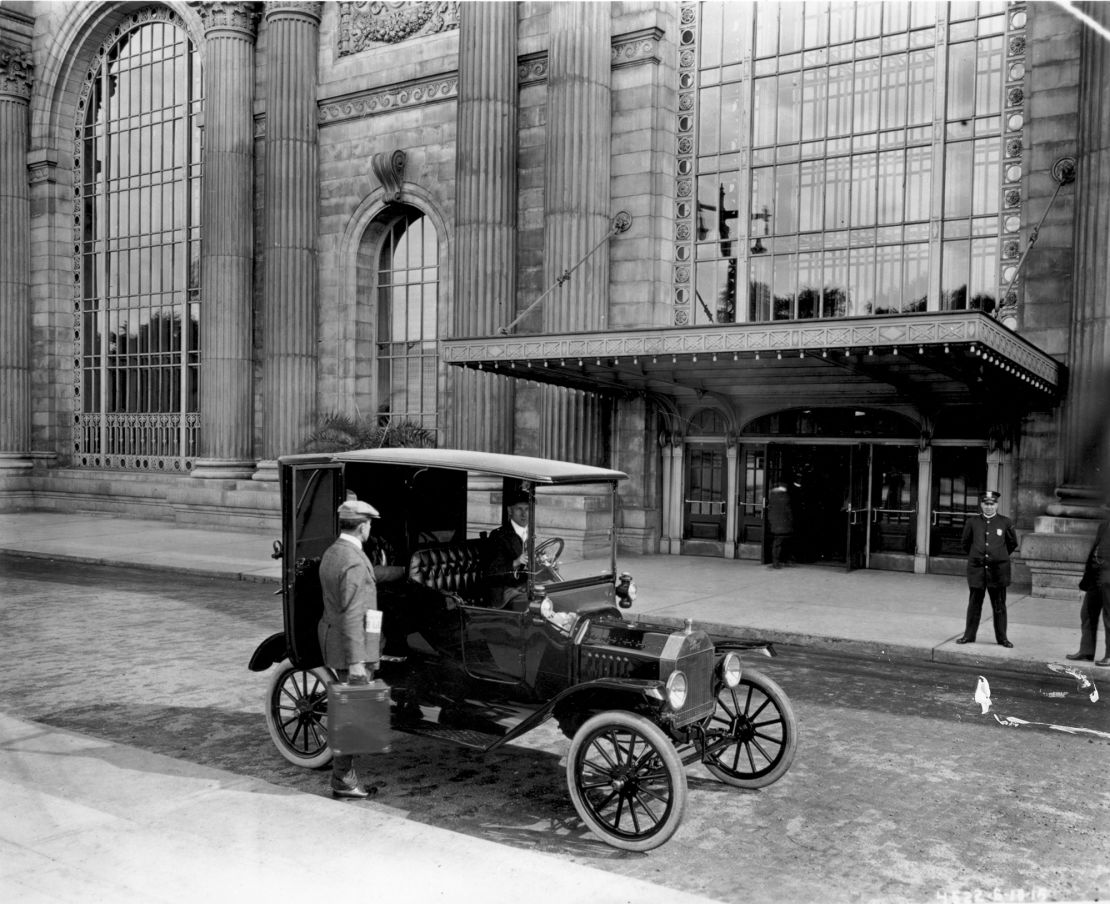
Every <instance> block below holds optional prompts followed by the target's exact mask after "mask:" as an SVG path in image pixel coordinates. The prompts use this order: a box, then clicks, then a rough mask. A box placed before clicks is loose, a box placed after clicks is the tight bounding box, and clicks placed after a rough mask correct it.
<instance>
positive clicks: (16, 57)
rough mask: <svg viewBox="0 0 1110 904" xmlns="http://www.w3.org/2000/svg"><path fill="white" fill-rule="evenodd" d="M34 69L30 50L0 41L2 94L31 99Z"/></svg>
mask: <svg viewBox="0 0 1110 904" xmlns="http://www.w3.org/2000/svg"><path fill="white" fill-rule="evenodd" d="M34 71H35V67H34V64H33V63H32V62H31V54H30V52H29V51H27V50H23V49H21V48H18V47H12V46H11V45H10V44H4V43H0V96H4V95H6V96H8V97H14V98H16V99H18V100H25V101H29V100H30V99H31V85H32V83H33V82H34Z"/></svg>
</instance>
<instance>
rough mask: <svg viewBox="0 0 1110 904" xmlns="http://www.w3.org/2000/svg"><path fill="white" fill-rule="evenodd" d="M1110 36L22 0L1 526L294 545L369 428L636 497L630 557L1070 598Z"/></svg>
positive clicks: (779, 20)
mask: <svg viewBox="0 0 1110 904" xmlns="http://www.w3.org/2000/svg"><path fill="white" fill-rule="evenodd" d="M1108 21H1110V15H1108V14H1107V10H1106V7H1105V5H1103V4H1097V3H1092V4H1078V5H1077V12H1073V11H1068V10H1065V9H1062V8H1060V7H1058V6H1057V5H1055V4H1048V3H1027V2H1015V3H985V2H984V3H953V4H943V3H942V4H932V3H926V4H920V3H915V4H904V3H861V4H838V3H834V4H819V3H807V4H805V5H802V4H782V5H777V4H750V3H739V2H738V3H728V4H719V3H705V4H699V3H687V2H682V3H679V2H613V3H596V4H580V3H563V2H554V3H550V2H521V3H503V2H493V3H468V2H461V3H460V2H428V3H405V2H401V3H362V2H342V3H330V2H329V3H305V2H285V0H278V2H268V3H211V2H197V3H192V2H189V3H186V2H165V3H142V2H137V3H136V2H128V3H115V2H102V3H92V4H90V3H64V2H60V3H37V2H26V3H21V2H10V0H3V2H0V404H2V405H3V414H2V417H0V500H2V503H0V504H3V505H4V506H5V507H6V508H9V509H13V508H21V507H22V508H75V507H76V508H84V509H90V508H91V509H100V510H105V511H126V512H129V513H132V514H137V515H145V516H148V517H156V518H173V519H176V520H178V521H181V522H184V523H194V524H206V523H219V524H225V525H226V524H239V525H258V524H270V525H272V524H274V523H275V522H276V518H277V512H278V501H277V492H276V486H275V482H274V481H275V477H276V468H275V462H276V459H277V458H278V457H279V456H281V455H284V454H289V453H293V452H296V451H299V450H300V449H301V448H302V447H303V445H304V443H305V441H306V439H307V438H308V437H309V436H310V435H311V434H312V433H313V431H314V430H315V429H316V428H317V427H318V426H319V424H320V422H321V419H322V418H323V417H325V416H326V415H328V414H330V413H338V414H342V415H348V416H361V417H364V418H365V417H370V418H375V417H376V418H380V419H382V421H383V422H386V421H398V420H406V421H414V422H416V423H418V424H419V425H421V426H423V427H424V428H425V429H427V430H429V431H431V432H432V433H434V435H435V436H436V439H437V441H438V443H439V444H440V445H443V446H458V447H462V448H473V449H486V450H493V451H514V452H518V453H523V454H535V455H545V456H551V457H559V458H568V459H573V460H578V461H586V462H596V463H603V464H606V465H610V466H613V467H616V468H620V469H622V470H624V471H626V472H627V473H628V474H629V475H630V478H631V479H630V480H629V481H628V482H627V483H626V484H625V487H624V490H623V495H622V511H621V517H622V544H623V546H624V547H625V548H626V550H627V551H629V552H664V553H671V554H700V555H718V556H726V557H747V558H756V557H759V556H760V555H763V554H764V547H765V545H766V544H765V534H766V531H765V530H764V528H763V503H764V499H765V495H766V491H767V489H768V488H769V486H770V483H771V481H773V480H778V479H784V480H788V481H789V482H791V483H792V484H793V485H794V486H795V487H796V502H797V504H798V507H799V512H800V514H801V516H802V517H801V521H802V523H803V524H805V525H806V526H807V529H808V532H803V535H802V536H800V537H799V541H800V543H799V546H800V549H799V552H800V557H802V558H803V559H804V560H806V561H814V562H822V563H828V564H833V565H844V566H847V567H861V566H862V567H878V568H892V569H897V570H903V571H906V572H918V573H923V572H929V571H933V572H936V571H940V572H945V571H947V572H957V571H958V570H959V568H960V567H961V564H960V556H959V550H958V549H957V548H956V543H957V540H956V538H957V537H958V533H959V528H960V525H961V524H962V521H963V518H964V517H966V514H967V512H969V511H972V510H974V507H975V497H976V496H977V494H978V492H979V491H980V490H982V489H986V488H988V487H990V488H995V489H999V490H1000V491H1001V492H1002V494H1003V500H1004V505H1003V507H1004V510H1006V511H1007V512H1008V513H1009V514H1011V515H1012V516H1014V517H1015V518H1016V520H1017V522H1018V525H1019V527H1020V528H1021V531H1022V534H1023V545H1022V550H1021V554H1022V565H1021V567H1020V568H1019V578H1020V579H1022V580H1026V581H1029V582H1030V583H1032V585H1033V586H1034V588H1035V591H1036V592H1038V593H1043V594H1045V595H1061V596H1067V595H1069V594H1071V593H1072V592H1073V590H1072V588H1073V587H1074V573H1075V571H1076V570H1077V568H1078V563H1079V562H1080V561H1081V560H1082V558H1083V555H1084V554H1085V551H1086V546H1087V544H1088V542H1089V537H1090V535H1091V533H1092V532H1093V529H1094V524H1095V523H1096V521H1097V518H1098V517H1099V515H1100V512H1099V509H1098V503H1099V502H1100V501H1101V494H1102V492H1103V488H1102V487H1101V486H1100V480H1101V477H1100V474H1099V473H1098V472H1097V469H1096V468H1094V467H1093V463H1094V462H1093V459H1092V455H1091V451H1090V450H1091V446H1090V442H1089V434H1090V433H1091V429H1092V424H1094V423H1096V422H1099V420H1100V418H1101V411H1100V409H1099V408H1098V406H1099V405H1101V404H1102V403H1103V402H1104V400H1105V397H1106V394H1105V391H1104V389H1105V387H1104V384H1103V382H1102V381H1103V380H1104V379H1105V377H1104V371H1105V366H1106V364H1107V357H1108V349H1107V342H1108V339H1107V336H1106V318H1107V312H1108V307H1110V282H1108V279H1107V268H1108V266H1110V247H1108V242H1107V236H1108V234H1110V228H1108V225H1110V224H1108V217H1110V206H1108V205H1106V204H1103V203H1100V201H1101V200H1103V199H1104V197H1105V194H1106V191H1107V188H1108V181H1107V172H1108V169H1107V155H1108V154H1110V126H1108V123H1110V101H1108V100H1107V99H1106V98H1105V97H1104V96H1103V95H1104V92H1103V91H1102V90H1101V86H1102V85H1103V84H1105V81H1106V60H1107V54H1108V48H1110V44H1108V41H1107V39H1106V36H1105V32H1106V28H1107V24H1108Z"/></svg>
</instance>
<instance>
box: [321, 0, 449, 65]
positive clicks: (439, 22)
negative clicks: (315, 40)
mask: <svg viewBox="0 0 1110 904" xmlns="http://www.w3.org/2000/svg"><path fill="white" fill-rule="evenodd" d="M458 27H459V4H458V2H457V0H445V2H426V3H417V2H386V0H356V2H351V3H340V4H339V55H340V56H348V55H350V54H352V53H359V52H360V51H363V50H368V49H369V48H371V47H374V46H377V45H381V44H399V43H401V42H402V41H407V40H408V39H409V38H418V37H423V36H424V35H432V34H438V33H439V32H441V31H450V30H451V29H453V28H458Z"/></svg>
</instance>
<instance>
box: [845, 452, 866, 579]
mask: <svg viewBox="0 0 1110 904" xmlns="http://www.w3.org/2000/svg"><path fill="white" fill-rule="evenodd" d="M844 505H845V508H846V512H845V514H846V520H847V525H846V530H845V540H846V550H845V554H844V561H845V565H846V566H847V569H848V571H851V570H852V569H854V568H866V567H867V566H868V553H869V551H870V550H869V547H868V531H869V530H870V528H871V446H869V445H867V444H866V443H859V444H857V445H855V446H852V447H850V448H849V450H848V493H847V496H846V498H845V500H844Z"/></svg>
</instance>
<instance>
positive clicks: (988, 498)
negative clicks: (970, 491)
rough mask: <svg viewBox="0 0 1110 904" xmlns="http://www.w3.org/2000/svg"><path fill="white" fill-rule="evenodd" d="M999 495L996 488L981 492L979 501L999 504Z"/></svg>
mask: <svg viewBox="0 0 1110 904" xmlns="http://www.w3.org/2000/svg"><path fill="white" fill-rule="evenodd" d="M998 499H999V495H998V493H996V492H995V491H994V490H987V491H985V492H983V493H980V494H979V501H980V502H985V503H992V504H995V505H997V504H998Z"/></svg>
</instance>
